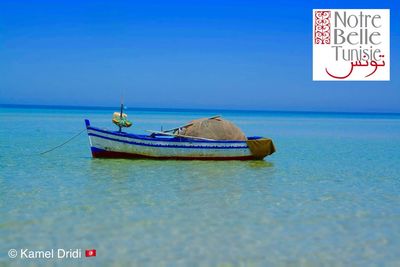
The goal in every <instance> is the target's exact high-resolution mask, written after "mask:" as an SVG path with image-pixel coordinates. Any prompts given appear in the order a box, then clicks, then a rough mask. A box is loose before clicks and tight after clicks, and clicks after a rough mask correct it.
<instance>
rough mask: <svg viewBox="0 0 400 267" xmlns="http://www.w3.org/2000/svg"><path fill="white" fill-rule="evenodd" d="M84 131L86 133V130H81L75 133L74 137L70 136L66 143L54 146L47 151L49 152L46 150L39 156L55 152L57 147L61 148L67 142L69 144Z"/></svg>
mask: <svg viewBox="0 0 400 267" xmlns="http://www.w3.org/2000/svg"><path fill="white" fill-rule="evenodd" d="M84 131H86V129H83V130H82V131H80V132H79V133H77V134H76V135H74V136H72V137H71V138H70V139H68V140H67V141H65V142H64V143H62V144H61V145H58V146H55V147H53V148H52V149H49V150H46V151H44V152H42V153H40V155H44V154H46V153H49V152H51V151H53V150H55V149H57V148H59V147H62V146H63V145H66V144H68V143H69V142H71V141H72V140H74V139H75V138H77V137H78V136H79V135H81V134H82V133H83V132H84Z"/></svg>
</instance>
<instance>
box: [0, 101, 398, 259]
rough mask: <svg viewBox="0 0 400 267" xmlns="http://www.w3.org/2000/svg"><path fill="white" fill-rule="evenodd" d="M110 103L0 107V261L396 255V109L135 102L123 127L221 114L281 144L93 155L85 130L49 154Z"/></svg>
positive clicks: (106, 122) (141, 128)
mask: <svg viewBox="0 0 400 267" xmlns="http://www.w3.org/2000/svg"><path fill="white" fill-rule="evenodd" d="M114 111H118V108H116V109H115V110H114V109H109V108H71V107H37V106H32V107H26V106H1V107H0V266H53V265H57V266H224V267H227V266H400V115H399V114H397V115H396V114H345V113H306V112H303V113H295V112H262V111H229V110H180V109H134V108H132V109H127V110H125V112H127V113H128V116H129V118H130V120H131V121H132V122H133V126H132V127H131V128H129V129H128V130H127V131H128V132H132V133H140V134H144V133H146V132H145V130H160V129H161V127H163V129H166V128H172V127H174V126H179V125H182V124H185V123H186V122H188V121H190V120H192V119H196V118H199V117H210V116H213V115H222V116H223V117H224V118H226V119H228V120H231V121H232V122H234V123H235V124H236V125H238V126H239V127H240V128H241V129H242V130H243V131H244V132H245V133H246V135H248V136H252V135H256V136H265V137H269V138H272V139H273V141H274V143H275V146H276V149H277V151H276V153H274V154H273V155H271V156H269V157H267V158H265V160H263V161H222V162H215V161H176V160H166V161H162V160H142V159H141V160H132V159H130V160H126V159H93V158H92V157H91V153H90V148H89V141H88V137H87V134H86V132H82V133H81V134H80V135H78V136H77V137H76V138H75V139H73V140H71V141H70V142H67V143H66V144H64V145H63V146H60V147H58V148H56V149H55V150H53V151H51V152H48V153H45V154H41V153H42V152H44V151H48V150H50V149H52V148H54V147H57V146H59V145H60V144H63V143H64V142H66V141H67V140H68V139H70V138H71V137H73V136H74V135H76V134H78V133H79V132H81V131H82V130H83V129H85V124H84V119H90V121H91V124H92V125H93V126H97V127H102V128H108V129H115V126H114V125H113V124H112V122H111V117H112V113H113V112H114ZM13 250H15V251H13ZM25 250H27V251H33V253H36V254H38V253H37V252H38V251H39V252H40V251H51V250H54V256H53V257H52V258H37V257H36V258H26V257H25V256H24V254H25V252H26V251H25ZM58 250H61V251H70V252H74V251H80V252H81V257H78V258H66V257H61V258H59V257H58V255H57V252H58ZM86 250H96V256H94V257H86V256H85V255H86V254H85V252H86ZM24 251H25V252H24ZM10 253H11V254H10ZM13 253H14V254H13ZM64 254H65V253H64ZM14 256H15V257H14ZM39 256H40V255H39Z"/></svg>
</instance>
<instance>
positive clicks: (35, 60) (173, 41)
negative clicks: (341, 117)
mask: <svg viewBox="0 0 400 267" xmlns="http://www.w3.org/2000/svg"><path fill="white" fill-rule="evenodd" d="M399 6H400V4H399V1H397V0H396V1H393V0H381V1H376V0H375V1H367V0H352V1H349V0H346V1H342V0H339V1H323V0H320V1H267V0H265V1H249V0H247V1H234V0H231V1H228V0H226V1H218V0H214V1H208V0H198V1H189V0H187V1H183V0H182V1H170V0H169V1H166V0H160V1H73V0H69V1H39V0H38V1H17V0H13V1H4V0H2V1H1V2H0V104H55V105H90V106H115V105H118V104H119V101H120V95H121V92H123V94H124V96H125V102H126V103H127V105H128V106H130V107H132V106H137V107H181V108H187V107H195V108H222V109H225V108H232V109H261V110H309V111H350V112H351V111H361V112H362V111H364V112H375V111H376V112H400V81H399V76H400V75H399V74H400V66H399V63H400V61H399V56H400V55H399V49H400V23H399V22H400V16H399V11H400V9H399ZM313 8H390V9H391V79H392V80H391V81H390V82H313V81H312V69H311V62H312V56H311V54H312V9H313Z"/></svg>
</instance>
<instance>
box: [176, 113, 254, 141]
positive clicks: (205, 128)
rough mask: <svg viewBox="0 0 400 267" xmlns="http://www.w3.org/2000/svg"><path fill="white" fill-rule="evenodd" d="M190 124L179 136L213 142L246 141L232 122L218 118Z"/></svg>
mask: <svg viewBox="0 0 400 267" xmlns="http://www.w3.org/2000/svg"><path fill="white" fill-rule="evenodd" d="M190 123H191V125H189V126H187V127H185V128H182V130H181V131H180V134H183V135H188V136H195V137H202V138H209V139H214V140H240V141H245V140H247V138H246V136H245V135H244V133H243V132H242V130H240V129H239V128H238V127H237V126H236V125H234V124H233V123H232V122H230V121H227V120H224V119H222V118H220V117H218V118H212V119H207V118H204V119H198V120H194V121H191V122H190Z"/></svg>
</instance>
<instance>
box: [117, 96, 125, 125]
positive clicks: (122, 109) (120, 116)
mask: <svg viewBox="0 0 400 267" xmlns="http://www.w3.org/2000/svg"><path fill="white" fill-rule="evenodd" d="M123 111H124V99H123V97H121V112H120V113H119V118H120V119H121V121H122V112H123ZM118 126H119V132H121V129H122V128H121V125H118Z"/></svg>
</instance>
